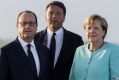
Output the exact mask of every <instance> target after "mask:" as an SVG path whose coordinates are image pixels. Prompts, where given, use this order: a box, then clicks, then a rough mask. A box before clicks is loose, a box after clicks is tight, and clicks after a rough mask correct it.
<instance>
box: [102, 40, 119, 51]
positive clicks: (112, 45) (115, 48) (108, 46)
mask: <svg viewBox="0 0 119 80" xmlns="http://www.w3.org/2000/svg"><path fill="white" fill-rule="evenodd" d="M104 44H105V47H106V48H109V49H111V50H118V51H119V46H118V45H116V44H113V43H109V42H105V43H104Z"/></svg>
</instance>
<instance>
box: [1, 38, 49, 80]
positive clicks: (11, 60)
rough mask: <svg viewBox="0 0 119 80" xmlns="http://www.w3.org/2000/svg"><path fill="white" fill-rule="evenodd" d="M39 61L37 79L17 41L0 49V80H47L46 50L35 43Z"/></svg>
mask: <svg viewBox="0 0 119 80" xmlns="http://www.w3.org/2000/svg"><path fill="white" fill-rule="evenodd" d="M34 42H35V45H36V50H37V52H38V57H39V60H40V73H39V77H38V76H37V75H36V74H35V73H34V71H32V69H31V66H30V65H29V62H28V59H27V55H26V53H25V52H24V50H23V48H22V46H21V44H20V42H19V41H18V39H16V40H15V41H13V42H11V43H9V44H8V45H6V46H4V47H2V48H1V51H2V52H1V55H0V80H48V73H49V72H48V58H49V57H48V49H47V48H46V47H44V46H42V45H40V44H39V43H37V42H36V41H34Z"/></svg>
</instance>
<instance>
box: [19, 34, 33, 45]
mask: <svg viewBox="0 0 119 80" xmlns="http://www.w3.org/2000/svg"><path fill="white" fill-rule="evenodd" d="M18 40H19V42H20V43H21V45H22V46H23V47H25V46H26V45H27V44H31V46H32V47H35V44H34V39H33V40H32V42H31V43H27V42H25V41H24V40H23V39H22V38H21V37H19V36H18Z"/></svg>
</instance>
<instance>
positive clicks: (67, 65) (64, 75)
mask: <svg viewBox="0 0 119 80" xmlns="http://www.w3.org/2000/svg"><path fill="white" fill-rule="evenodd" d="M63 30H64V37H63V45H62V48H61V51H60V55H59V57H58V60H57V63H56V65H55V68H54V71H53V74H52V79H51V80H68V78H69V73H70V69H71V65H72V62H73V57H74V53H75V50H76V48H77V47H78V46H80V45H82V44H83V41H82V38H81V36H79V35H77V34H75V33H72V32H70V31H67V30H66V29H64V28H63ZM46 33H47V30H46V29H45V30H43V31H41V32H38V33H37V34H36V36H35V39H37V40H38V41H39V42H40V43H41V44H43V45H46V44H47V35H46Z"/></svg>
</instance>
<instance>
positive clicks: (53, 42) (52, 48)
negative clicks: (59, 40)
mask: <svg viewBox="0 0 119 80" xmlns="http://www.w3.org/2000/svg"><path fill="white" fill-rule="evenodd" d="M55 35H56V33H53V35H52V37H51V43H50V66H51V69H53V67H54V59H55V49H56V40H55Z"/></svg>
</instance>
